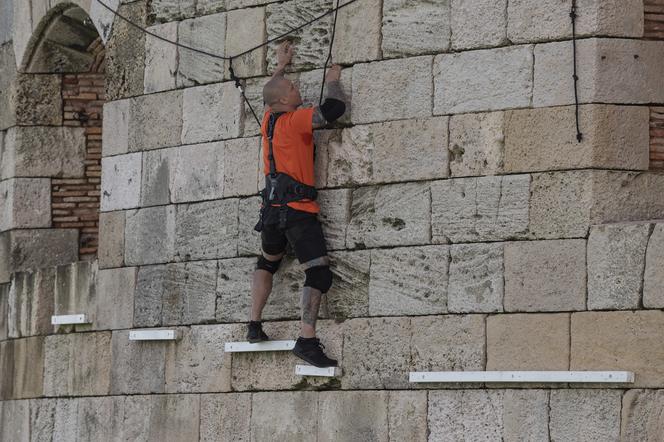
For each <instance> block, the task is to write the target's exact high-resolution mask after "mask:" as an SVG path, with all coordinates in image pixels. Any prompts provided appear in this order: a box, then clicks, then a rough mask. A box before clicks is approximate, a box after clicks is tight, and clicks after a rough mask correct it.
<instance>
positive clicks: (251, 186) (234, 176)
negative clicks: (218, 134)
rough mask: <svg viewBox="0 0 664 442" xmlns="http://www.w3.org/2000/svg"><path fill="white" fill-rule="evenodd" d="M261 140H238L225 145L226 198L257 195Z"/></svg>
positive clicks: (229, 141) (257, 138) (227, 142)
mask: <svg viewBox="0 0 664 442" xmlns="http://www.w3.org/2000/svg"><path fill="white" fill-rule="evenodd" d="M260 146H261V138H260V137H252V138H238V139H235V140H228V141H226V142H225V144H224V173H223V177H224V197H231V196H240V195H256V193H257V192H258V184H257V183H258V161H259V158H258V155H259V153H260Z"/></svg>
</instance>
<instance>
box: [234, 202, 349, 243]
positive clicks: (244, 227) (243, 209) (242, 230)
mask: <svg viewBox="0 0 664 442" xmlns="http://www.w3.org/2000/svg"><path fill="white" fill-rule="evenodd" d="M238 206H239V207H238V219H239V221H238V237H237V253H238V255H239V256H247V255H252V256H255V255H258V254H260V253H261V234H260V233H258V232H256V231H255V230H254V227H255V226H256V223H257V222H258V218H259V212H260V208H261V198H260V197H253V198H244V199H240V201H239V203H238ZM321 218H322V217H321ZM343 232H344V237H343V240H345V227H344V230H343ZM329 235H330V234H329V233H327V234H326V238H329ZM328 241H329V239H328Z"/></svg>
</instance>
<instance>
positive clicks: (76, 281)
mask: <svg viewBox="0 0 664 442" xmlns="http://www.w3.org/2000/svg"><path fill="white" fill-rule="evenodd" d="M96 284H97V263H96V262H95V261H79V262H75V263H72V264H68V265H63V266H58V267H57V268H56V269H55V284H54V285H55V290H54V291H53V299H54V302H53V310H54V314H56V315H74V314H81V313H83V314H85V315H86V316H88V318H89V319H90V321H91V322H93V323H94V322H95V317H94V313H95V311H94V306H95V304H96V298H97V287H96ZM62 329H70V330H72V331H73V330H74V329H75V330H77V331H81V330H89V329H90V326H89V325H85V324H82V325H76V326H74V327H71V326H55V328H54V331H56V332H57V331H60V330H62Z"/></svg>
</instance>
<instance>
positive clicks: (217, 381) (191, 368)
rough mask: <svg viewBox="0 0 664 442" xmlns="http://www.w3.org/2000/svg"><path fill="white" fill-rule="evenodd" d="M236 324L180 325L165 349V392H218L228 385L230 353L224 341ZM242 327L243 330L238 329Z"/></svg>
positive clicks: (230, 337) (228, 339)
mask: <svg viewBox="0 0 664 442" xmlns="http://www.w3.org/2000/svg"><path fill="white" fill-rule="evenodd" d="M240 328H242V327H240V326H236V325H202V326H192V327H189V328H182V329H181V333H182V337H181V339H179V340H178V341H176V342H175V343H172V344H171V345H169V346H168V349H167V352H166V393H199V392H222V391H230V389H231V354H230V353H225V352H224V351H222V350H223V348H224V344H225V343H226V342H231V341H233V340H234V338H237V337H238V335H239V332H240ZM241 331H244V330H241Z"/></svg>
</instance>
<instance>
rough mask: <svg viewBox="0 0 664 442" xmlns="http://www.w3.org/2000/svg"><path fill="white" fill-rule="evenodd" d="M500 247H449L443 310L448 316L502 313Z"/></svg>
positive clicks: (495, 245) (467, 245)
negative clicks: (447, 279)
mask: <svg viewBox="0 0 664 442" xmlns="http://www.w3.org/2000/svg"><path fill="white" fill-rule="evenodd" d="M504 266H505V264H504V259H503V244H456V245H453V246H451V247H450V265H449V285H448V288H447V309H448V311H450V312H452V313H493V312H501V311H503V295H504V291H505V290H504V289H505V287H504V286H505V282H504V278H505V275H504V268H505V267H504Z"/></svg>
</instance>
